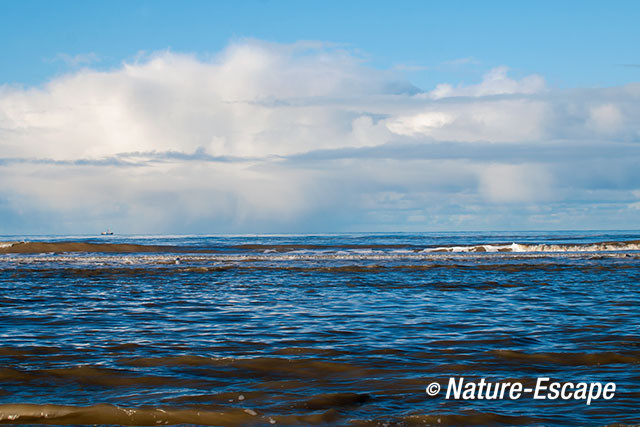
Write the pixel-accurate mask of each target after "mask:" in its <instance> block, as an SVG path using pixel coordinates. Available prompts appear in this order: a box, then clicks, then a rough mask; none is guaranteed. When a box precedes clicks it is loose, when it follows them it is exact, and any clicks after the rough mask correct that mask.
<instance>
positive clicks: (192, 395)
mask: <svg viewBox="0 0 640 427" xmlns="http://www.w3.org/2000/svg"><path fill="white" fill-rule="evenodd" d="M23 241H26V242H31V243H27V244H23V243H19V242H23ZM38 242H46V244H40V243H38ZM77 242H80V243H89V244H90V245H84V246H78V244H77ZM91 244H94V245H91ZM38 245H39V246H38ZM65 245H66V246H65ZM74 245H75V246H74ZM126 245H129V246H126ZM141 245H142V246H141ZM150 246H151V247H150ZM25 248H26V249H25ZM23 249H24V250H23ZM69 250H78V251H81V252H59V251H69ZM18 252H19V253H18ZM639 283H640V232H610V231H609V232H553V233H533V232H529V233H527V232H523V233H485V234H479V233H457V234H456V233H424V234H349V235H346V234H343V235H252V236H117V235H116V236H98V237H87V236H36V237H33V236H0V340H1V341H0V423H3V424H16V425H31V424H34V425H35V424H58V425H96V424H98V425H221V426H227V425H230V426H234V425H238V426H239V425H349V426H352V425H354V426H382V425H493V424H503V425H522V424H525V425H526V424H533V425H587V426H589V425H593V426H598V425H611V424H616V425H617V424H634V423H639V422H640V309H639V307H640V287H639ZM540 377H547V378H549V381H555V382H559V383H562V384H566V383H567V382H572V383H580V382H588V383H591V382H600V383H603V384H604V383H615V384H616V391H615V396H614V397H612V398H611V399H607V400H605V399H603V398H599V399H595V400H593V401H592V402H590V404H587V403H586V401H585V400H584V399H574V398H571V399H561V398H558V399H555V400H549V399H544V400H542V399H534V398H533V396H532V394H525V395H523V396H522V397H520V398H518V399H509V398H503V399H493V400H488V399H463V398H459V399H455V398H453V397H452V398H446V390H447V388H448V385H449V380H450V378H454V379H455V380H456V381H457V380H459V379H461V378H464V381H472V382H478V381H479V380H480V379H482V378H484V379H485V380H486V381H487V382H492V383H506V382H510V383H515V382H519V383H522V384H524V386H525V387H533V386H535V385H536V381H537V379H538V378H540ZM432 383H438V384H439V385H440V386H441V391H440V393H438V394H436V395H435V396H430V395H429V394H428V393H427V392H426V389H427V388H428V387H429V385H430V384H432Z"/></svg>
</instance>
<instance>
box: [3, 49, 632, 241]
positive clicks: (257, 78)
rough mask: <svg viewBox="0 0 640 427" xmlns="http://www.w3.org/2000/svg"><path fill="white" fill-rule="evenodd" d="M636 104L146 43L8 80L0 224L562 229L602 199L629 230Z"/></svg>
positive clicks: (155, 228) (294, 56)
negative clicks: (99, 61) (103, 61)
mask: <svg viewBox="0 0 640 427" xmlns="http://www.w3.org/2000/svg"><path fill="white" fill-rule="evenodd" d="M638 114H640V85H630V86H625V87H619V88H603V89H574V90H563V91H560V90H554V89H550V88H548V87H547V86H546V85H545V83H544V80H543V79H542V77H540V76H537V75H535V74H534V75H530V76H525V77H524V78H522V79H514V78H511V77H510V76H509V73H508V69H507V68H505V67H498V68H495V69H493V70H491V71H490V72H488V73H487V74H486V75H485V76H484V77H483V79H482V81H480V82H479V83H478V84H475V85H467V86H463V85H453V84H450V83H446V84H442V85H439V86H437V87H436V88H435V89H433V90H431V91H421V90H419V89H418V88H416V87H415V86H414V85H412V84H411V83H410V82H408V81H405V80H403V78H402V77H401V76H400V75H399V74H396V73H395V72H394V71H393V70H388V71H387V70H378V69H374V68H371V67H369V66H367V64H366V62H364V61H363V60H362V59H361V58H359V57H357V56H356V55H353V54H351V53H350V52H347V51H344V50H341V49H339V48H337V47H335V46H328V45H325V44H322V43H308V42H305V43H296V44H293V45H278V44H272V43H265V42H260V41H245V42H240V43H236V44H233V45H231V46H229V47H228V48H227V49H225V50H224V51H222V52H220V53H219V54H217V55H215V56H212V57H207V58H201V57H197V56H194V55H186V54H180V53H174V52H170V51H164V52H156V53H153V54H151V55H143V56H141V57H140V58H138V60H136V61H135V62H132V63H125V64H123V65H122V66H121V67H120V68H118V69H115V70H110V71H98V70H92V69H87V68H85V69H83V70H80V71H75V72H72V73H69V74H67V75H64V76H61V77H58V78H55V79H53V80H51V81H50V82H48V83H47V84H45V85H43V86H42V87H31V88H16V87H10V86H6V85H5V86H1V87H0V218H1V219H4V222H3V224H4V228H1V227H3V226H0V232H4V233H11V232H14V231H15V232H18V231H25V232H26V231H28V232H35V231H43V232H51V231H55V232H79V231H82V232H90V231H94V230H96V229H98V230H99V229H102V228H104V227H106V226H110V227H112V228H116V229H117V230H118V231H120V232H238V231H247V232H253V231H341V230H354V229H360V230H363V229H370V230H377V229H425V230H428V229H447V228H452V229H459V228H467V229H472V228H501V227H502V226H504V224H510V226H513V227H533V228H535V226H541V227H544V226H549V227H561V226H563V225H564V226H565V227H570V226H572V225H574V226H575V221H573V222H572V218H575V213H576V211H580V212H585V209H586V210H587V211H589V209H592V210H593V212H595V213H597V212H602V211H601V210H598V209H597V204H598V203H599V202H598V197H595V196H594V195H598V194H599V195H602V197H606V198H607V203H608V206H618V207H617V208H615V209H618V210H617V211H616V212H618V213H619V215H620V219H619V221H618V223H619V224H621V226H622V225H624V224H627V223H628V222H630V221H631V219H630V218H632V216H631V215H632V214H631V213H629V212H633V211H634V209H630V208H629V198H628V196H623V195H622V193H624V192H625V191H626V192H627V194H628V192H629V191H634V190H636V189H637V182H638V179H640V173H639V172H637V164H638V157H640V155H639V151H638V147H639V145H638V140H639V139H640V126H639V125H638V123H637V122H636V121H634V120H633V118H634V117H638ZM605 193H606V194H605ZM541 206H542V207H541ZM632 206H633V205H632ZM544 207H546V208H547V209H549V212H550V213H552V214H553V215H551V214H549V215H543V214H541V212H540V210H541V209H544ZM625 212H626V213H625ZM489 213H490V215H489ZM607 215H611V210H608V211H607ZM625 215H626V216H625ZM545 218H548V219H549V218H553V221H551V220H550V221H551V222H548V223H547V222H545V221H546V219H545ZM563 221H565V222H563ZM585 224H586V222H585Z"/></svg>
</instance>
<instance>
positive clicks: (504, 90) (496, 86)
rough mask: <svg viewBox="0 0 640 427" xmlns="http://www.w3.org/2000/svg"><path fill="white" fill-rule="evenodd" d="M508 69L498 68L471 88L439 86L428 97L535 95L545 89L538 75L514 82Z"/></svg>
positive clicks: (444, 84)
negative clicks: (508, 74)
mask: <svg viewBox="0 0 640 427" xmlns="http://www.w3.org/2000/svg"><path fill="white" fill-rule="evenodd" d="M508 71H509V69H508V68H507V67H497V68H494V69H492V70H491V71H489V72H488V73H487V74H485V75H484V78H483V79H482V82H481V83H478V84H477V85H470V86H455V87H454V86H452V85H450V84H448V83H443V84H439V85H438V86H436V88H435V89H434V90H432V91H431V92H429V94H428V96H429V97H431V98H433V99H440V98H448V97H456V96H474V97H479V96H488V95H505V94H515V93H521V94H533V93H538V92H542V91H543V90H544V89H545V82H544V79H543V78H542V77H540V76H538V75H536V74H532V75H530V76H526V77H524V78H523V79H521V80H514V79H511V78H509V77H508V76H507V73H508Z"/></svg>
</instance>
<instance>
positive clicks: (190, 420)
mask: <svg viewBox="0 0 640 427" xmlns="http://www.w3.org/2000/svg"><path fill="white" fill-rule="evenodd" d="M343 394H344V396H343ZM368 399H369V397H368V395H366V394H355V393H340V395H335V396H327V397H321V398H315V399H312V400H310V401H309V402H308V403H309V404H310V406H305V407H304V409H307V410H309V409H311V410H314V409H315V410H316V411H317V410H318V409H321V410H322V409H324V408H326V407H327V406H333V405H336V404H337V405H336V406H337V407H338V408H339V407H340V406H342V405H343V404H344V403H345V402H346V404H348V405H351V404H356V405H358V404H362V403H365V402H366V401H367V400H368ZM314 402H315V403H314ZM317 403H319V404H318V405H316V404H317ZM300 409H303V408H300ZM340 421H343V422H340ZM548 421H549V420H548V419H541V418H531V417H526V416H509V415H500V414H496V413H491V412H485V413H483V412H471V413H466V414H460V415H452V414H442V415H435V414H430V415H408V416H404V417H401V418H399V419H396V420H393V424H394V425H396V424H399V425H489V424H510V425H516V424H532V423H545V422H548ZM17 423H20V424H47V425H78V424H82V425H91V424H101V425H105V424H108V425H123V426H157V425H176V424H191V425H204V426H220V425H224V426H252V425H331V424H340V425H342V424H344V419H343V416H342V415H341V414H340V412H339V411H337V410H336V409H335V407H332V408H331V409H327V410H323V411H321V412H314V413H311V414H299V415H298V414H295V415H267V414H264V413H263V412H262V411H260V410H257V409H251V408H241V407H238V408H218V409H217V410H212V409H211V408H210V407H206V406H202V407H197V406H196V407H192V408H171V407H163V408H160V407H144V408H122V407H119V406H115V405H110V404H98V405H92V406H68V405H38V404H6V405H0V424H17ZM388 423H389V420H384V422H383V420H372V419H367V420H351V421H350V422H349V425H354V424H355V425H360V426H379V425H383V424H388Z"/></svg>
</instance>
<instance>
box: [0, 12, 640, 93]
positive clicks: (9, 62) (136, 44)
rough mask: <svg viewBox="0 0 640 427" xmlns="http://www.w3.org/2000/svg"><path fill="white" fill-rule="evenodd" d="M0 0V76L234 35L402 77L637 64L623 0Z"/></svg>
mask: <svg viewBox="0 0 640 427" xmlns="http://www.w3.org/2000/svg"><path fill="white" fill-rule="evenodd" d="M0 10H1V11H2V13H1V14H0V39H1V40H4V42H3V43H2V44H0V58H1V59H0V60H1V61H2V62H1V63H0V64H1V66H0V82H2V83H20V84H26V85H32V84H39V83H42V82H44V81H46V80H48V79H50V78H51V77H53V76H55V75H57V74H60V73H63V72H66V71H68V69H69V64H68V63H65V61H64V60H63V59H62V56H61V55H68V56H69V57H75V56H77V55H80V57H82V56H83V55H84V56H85V57H86V59H87V62H84V63H83V62H82V61H81V65H87V64H88V63H89V60H90V61H91V65H93V66H97V67H100V68H109V67H116V66H118V65H119V64H120V63H121V62H122V61H123V60H130V59H132V58H134V57H135V56H136V55H137V54H138V53H139V52H140V51H147V52H149V51H157V50H163V49H171V50H175V51H178V52H190V53H196V54H200V55H206V54H213V53H216V52H218V51H220V50H221V49H223V48H224V47H225V46H226V45H227V44H228V43H229V42H230V41H234V40H237V39H242V38H256V39H260V40H268V41H273V42H280V43H293V42H296V41H299V40H318V41H324V42H331V43H336V44H339V45H344V46H345V48H349V49H353V50H355V51H359V52H360V53H361V54H362V55H363V57H364V58H366V59H368V61H369V62H370V64H371V65H372V66H375V67H379V68H392V67H394V66H399V67H403V66H406V67H405V68H404V69H405V70H408V69H411V68H412V67H413V68H415V69H419V70H414V71H412V72H410V78H411V79H412V81H414V82H415V83H416V84H418V85H419V86H420V87H422V88H423V89H429V88H430V86H432V85H434V84H436V83H439V82H441V81H443V80H447V79H451V78H452V76H453V77H454V78H455V79H456V80H459V81H463V82H464V81H469V82H470V81H473V80H474V78H476V77H477V76H479V75H481V74H482V73H483V72H485V71H486V70H488V69H489V68H491V67H494V66H497V65H502V64H507V65H508V66H509V67H510V68H511V69H512V70H514V72H515V73H533V72H535V73H540V74H542V75H544V76H545V78H546V80H547V81H548V82H549V84H550V85H552V86H554V87H584V86H611V85H619V84H624V83H628V82H633V81H637V79H638V75H639V73H640V58H638V53H637V52H638V49H637V46H639V45H640V31H638V29H637V26H638V17H640V4H639V3H638V2H635V1H614V2H602V1H563V2H555V1H547V2H545V1H539V2H533V1H532V2H525V1H522V2H514V1H498V2H496V1H482V2H478V1H447V2H425V1H399V2H394V3H393V5H391V3H390V2H384V1H268V0H258V1H187V2H180V3H178V2H175V1H117V0H116V1H102V2H100V1H64V0H63V1H55V2H51V1H31V0H24V1H14V2H3V3H2V5H1V6H0ZM629 65H635V67H634V66H629Z"/></svg>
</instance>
